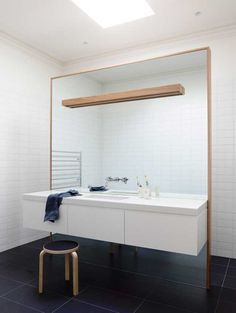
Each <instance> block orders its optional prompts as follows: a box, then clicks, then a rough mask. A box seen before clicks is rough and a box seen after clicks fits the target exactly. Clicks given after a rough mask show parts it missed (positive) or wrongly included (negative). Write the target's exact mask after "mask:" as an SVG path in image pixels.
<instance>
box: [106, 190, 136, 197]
mask: <svg viewBox="0 0 236 313" xmlns="http://www.w3.org/2000/svg"><path fill="white" fill-rule="evenodd" d="M107 194H109V195H122V196H137V195H138V193H137V192H135V191H125V190H124V191H119V190H117V191H116V190H111V191H110V190H108V191H107Z"/></svg>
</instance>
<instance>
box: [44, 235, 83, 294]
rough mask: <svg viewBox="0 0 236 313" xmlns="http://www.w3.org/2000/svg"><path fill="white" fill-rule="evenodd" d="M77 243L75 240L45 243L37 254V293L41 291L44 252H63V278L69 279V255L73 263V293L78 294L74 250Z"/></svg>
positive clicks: (75, 254)
mask: <svg viewBox="0 0 236 313" xmlns="http://www.w3.org/2000/svg"><path fill="white" fill-rule="evenodd" d="M78 248H79V245H78V243H77V242H75V241H70V240H58V241H51V242H49V243H46V244H45V245H44V246H43V250H42V251H41V252H40V254H39V293H42V292H43V257H44V255H45V254H47V253H48V254H64V255H65V280H67V281H69V280H70V255H71V256H72V264H73V295H74V296H77V295H78V294H79V283H78V255H77V253H76V251H77V250H78Z"/></svg>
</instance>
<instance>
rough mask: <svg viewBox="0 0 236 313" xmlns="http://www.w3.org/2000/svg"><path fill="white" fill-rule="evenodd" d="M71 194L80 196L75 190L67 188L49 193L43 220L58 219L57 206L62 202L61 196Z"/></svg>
mask: <svg viewBox="0 0 236 313" xmlns="http://www.w3.org/2000/svg"><path fill="white" fill-rule="evenodd" d="M73 196H81V194H80V193H79V192H78V191H77V190H68V191H66V192H61V193H54V194H51V195H49V196H48V198H47V203H46V208H45V216H44V222H46V221H50V222H52V223H54V222H55V221H56V220H58V219H59V207H60V205H61V203H62V200H63V198H67V197H73Z"/></svg>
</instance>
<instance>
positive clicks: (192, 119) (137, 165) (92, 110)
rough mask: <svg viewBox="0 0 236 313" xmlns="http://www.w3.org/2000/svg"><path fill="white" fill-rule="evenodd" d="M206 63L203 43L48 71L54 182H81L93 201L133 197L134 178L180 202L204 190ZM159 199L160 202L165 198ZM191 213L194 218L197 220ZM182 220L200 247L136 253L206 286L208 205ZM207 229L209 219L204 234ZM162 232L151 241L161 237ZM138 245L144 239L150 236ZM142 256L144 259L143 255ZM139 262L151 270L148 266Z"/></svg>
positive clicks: (167, 275) (157, 270)
mask: <svg viewBox="0 0 236 313" xmlns="http://www.w3.org/2000/svg"><path fill="white" fill-rule="evenodd" d="M207 70H208V68H207V50H199V51H195V52H191V53H183V54H179V55H175V56H169V57H164V58H157V59H152V60H146V61H142V62H137V63H132V64H126V65H122V66H115V67H111V68H106V69H100V70H96V71H90V72H86V73H81V74H78V75H71V76H66V77H61V78H57V79H53V80H52V134H51V135H52V154H51V155H52V164H51V165H52V172H51V187H52V189H60V188H63V189H64V188H66V189H68V188H79V190H80V191H81V192H82V193H85V195H84V196H85V197H87V199H90V201H93V199H95V201H96V200H99V199H100V201H104V197H105V199H106V201H107V200H108V201H132V200H130V198H129V197H131V198H132V196H133V195H135V197H136V199H137V191H138V186H140V185H142V186H145V185H146V184H148V185H149V187H150V189H151V191H152V194H151V195H152V197H154V198H155V197H157V196H160V198H159V199H160V201H161V199H163V198H167V200H168V199H169V198H170V197H172V198H176V199H169V200H168V201H169V202H170V201H172V202H171V203H173V204H174V203H175V201H176V200H177V202H178V203H181V205H184V203H185V202H184V201H186V198H188V199H202V198H204V201H205V199H206V197H207V194H208V190H207V189H208V173H210V172H208V164H207V163H208V158H209V155H208V152H209V150H208V149H209V147H208V130H209V126H208V102H207V101H208V99H207V98H208V86H207V77H208V72H207ZM176 84H178V85H181V86H183V87H184V89H185V93H182V95H179V96H172V97H163V98H153V99H144V100H138V101H137V100H136V101H127V102H119V103H112V104H106V105H101V104H100V105H98V106H95V105H93V106H87V107H77V108H70V107H66V106H65V103H69V102H68V101H70V100H69V99H77V98H81V97H97V96H99V97H100V99H101V97H103V98H104V95H107V94H112V93H119V94H120V93H122V94H124V93H127V92H129V91H133V90H139V91H140V90H141V89H144V88H153V87H160V86H168V85H176ZM87 99H88V98H87ZM89 99H91V98H89ZM132 100H134V99H132ZM73 101H74V100H73ZM63 104H64V105H63ZM93 104H94V103H93ZM88 186H93V187H97V186H105V187H106V188H108V189H109V191H107V192H106V193H107V194H106V195H104V193H102V194H101V192H100V194H96V193H93V194H92V193H90V194H89V195H87V194H86V192H88ZM139 196H140V194H139ZM182 198H183V199H182ZM133 199H134V198H133ZM154 200H155V201H159V200H158V199H157V198H155V199H154ZM146 201H147V200H146ZM148 201H149V200H148ZM150 201H152V200H150ZM145 203H146V204H145V205H148V203H150V202H145ZM155 203H157V202H154V205H156V204H155ZM158 203H159V204H158V205H159V206H161V203H162V202H158ZM205 208H206V207H205ZM76 210H77V209H76ZM76 212H77V211H76ZM88 214H89V213H88ZM125 214H126V213H125ZM162 215H165V216H166V214H162ZM89 216H90V215H89ZM125 216H126V215H125ZM174 216H175V217H172V218H174V221H175V222H174V224H173V225H172V226H170V224H168V223H167V224H164V225H162V224H160V223H161V222H158V221H159V218H157V222H158V223H159V226H158V227H160V228H161V229H162V228H163V227H164V229H165V228H166V227H167V228H168V227H170V228H171V227H173V228H175V227H176V229H177V233H179V232H178V226H175V224H176V220H175V219H177V217H176V216H178V215H174ZM184 218H185V217H184ZM208 218H209V207H208ZM190 220H191V222H190ZM193 220H194V221H195V220H197V224H194V225H195V226H193V224H192V221H193ZM186 221H188V222H190V224H191V227H190V226H189V225H186V227H187V228H191V230H189V234H186V238H182V237H180V240H182V242H183V244H185V243H186V245H187V247H188V248H193V247H192V246H191V247H189V246H188V238H194V242H196V241H197V243H200V242H201V243H202V245H201V246H200V248H199V251H197V253H189V254H190V255H184V254H178V253H173V252H178V250H177V251H176V250H175V249H169V248H165V247H164V248H163V249H161V250H165V251H158V250H150V251H149V252H147V250H145V251H146V252H144V251H143V252H140V253H141V255H140V256H139V257H140V258H147V262H150V260H152V257H153V260H154V259H155V264H156V262H158V264H159V265H160V264H163V260H164V262H165V263H166V262H167V263H168V264H167V266H166V268H164V269H163V267H159V266H154V267H153V268H152V274H153V273H154V275H156V276H158V277H162V278H164V279H170V280H175V281H179V282H184V283H188V284H194V285H200V286H205V285H207V286H208V287H209V282H210V280H209V277H210V276H209V275H208V274H209V273H210V270H209V269H210V267H209V264H210V262H209V260H210V249H209V237H208V241H207V243H208V245H207V244H205V245H204V243H206V232H207V231H206V229H207V227H206V224H207V221H206V210H205V211H202V213H199V216H194V218H193V219H191V217H190V216H188V217H187V219H186ZM90 222H91V223H92V221H90ZM93 222H94V221H93ZM126 222H127V220H126ZM188 222H186V223H187V224H188ZM75 223H76V222H75ZM95 223H96V221H95ZM194 223H195V222H194ZM135 225H136V224H135ZM141 225H143V221H142V222H141ZM207 225H209V220H208V224H207ZM126 226H127V225H126ZM126 226H125V227H126ZM127 227H128V226H127ZM135 227H136V226H135ZM146 227H148V226H146ZM155 227H156V226H154V229H155ZM198 227H199V228H198ZM95 228H96V227H95ZM154 229H153V230H152V231H153V232H155V231H154ZM152 231H150V233H149V235H150V234H152ZM164 232H165V233H166V229H165V231H164ZM85 233H86V234H85V235H83V232H82V237H83V236H85V237H86V236H87V232H86V231H85ZM147 233H148V229H147V232H146V233H145V230H144V231H143V232H142V237H145V235H146V234H147ZM160 233H161V234H162V233H163V232H160ZM167 233H168V231H167ZM209 233H210V231H209V227H208V236H209ZM73 234H77V235H78V234H79V235H81V232H80V231H79V229H78V230H77V231H76V233H73ZM188 236H189V237H188ZM88 237H89V238H95V239H97V237H96V236H95V237H93V236H92V237H90V235H88ZM131 237H132V236H131ZM136 237H139V240H141V239H142V238H140V236H138V235H137V233H135V235H134V236H133V237H132V239H133V241H132V242H136ZM99 238H100V237H99ZM99 238H98V239H99ZM181 238H182V239H181ZM109 239H110V237H109ZM151 239H152V240H154V239H155V238H151ZM159 239H160V240H159V241H156V240H154V241H153V242H154V245H151V246H150V247H153V246H154V247H155V246H156V242H157V243H158V245H159V243H162V242H164V241H165V240H164V239H163V238H159ZM165 239H166V238H165ZM185 239H186V240H185ZM149 240H150V236H149ZM171 240H173V238H172V239H171ZM167 241H168V239H167ZM147 242H148V241H147ZM125 243H126V241H125ZM158 245H157V246H158ZM199 245H200V244H199ZM139 246H141V247H149V246H148V245H147V244H139ZM190 250H191V249H190ZM142 253H144V254H142ZM145 253H146V254H145ZM197 254H198V255H197ZM196 255H197V256H196ZM206 260H208V263H206ZM144 262H145V264H146V259H145V261H144ZM141 263H142V262H141ZM148 264H150V263H148ZM124 267H125V265H124ZM125 269H126V270H130V269H129V268H125ZM206 269H207V271H206ZM138 270H139V271H141V273H142V274H148V272H147V271H146V269H138ZM206 273H207V275H206ZM206 277H207V278H208V279H207V280H206Z"/></svg>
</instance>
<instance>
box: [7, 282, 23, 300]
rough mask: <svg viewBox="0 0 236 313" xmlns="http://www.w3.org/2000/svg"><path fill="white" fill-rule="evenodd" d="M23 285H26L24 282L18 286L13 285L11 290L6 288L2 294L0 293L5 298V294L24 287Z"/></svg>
mask: <svg viewBox="0 0 236 313" xmlns="http://www.w3.org/2000/svg"><path fill="white" fill-rule="evenodd" d="M25 285H26V284H22V285H20V286H17V287H15V288H13V289H11V290H8V291H7V292H5V293H3V294H2V295H1V297H5V298H7V297H6V296H7V295H8V294H9V293H11V292H12V291H14V290H17V289H20V288H22V287H24V286H25ZM7 299H8V298H7Z"/></svg>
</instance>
